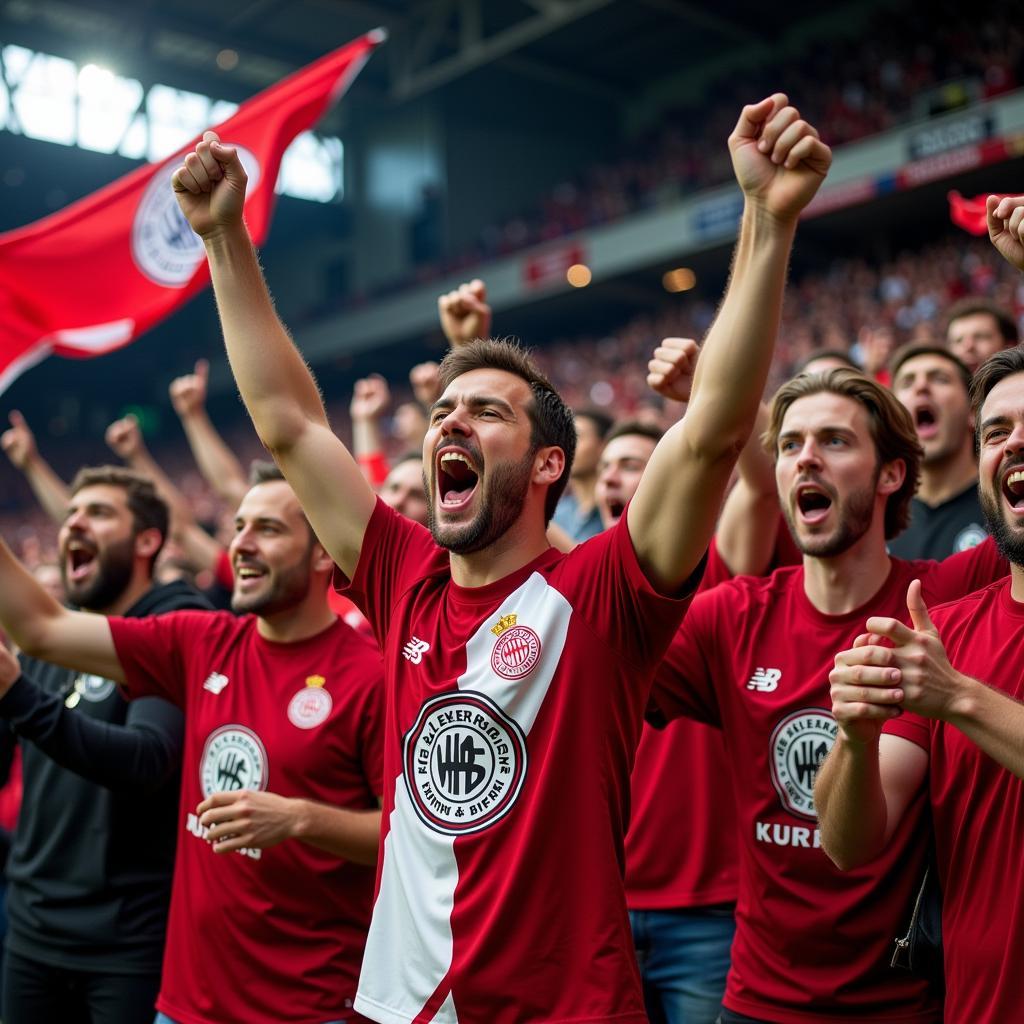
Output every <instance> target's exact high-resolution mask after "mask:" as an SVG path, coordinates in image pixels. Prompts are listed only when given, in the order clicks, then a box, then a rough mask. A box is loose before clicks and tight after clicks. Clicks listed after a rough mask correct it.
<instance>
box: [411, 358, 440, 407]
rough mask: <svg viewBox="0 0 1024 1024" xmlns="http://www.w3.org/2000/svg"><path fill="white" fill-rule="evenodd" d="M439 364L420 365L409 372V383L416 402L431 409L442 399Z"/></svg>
mask: <svg viewBox="0 0 1024 1024" xmlns="http://www.w3.org/2000/svg"><path fill="white" fill-rule="evenodd" d="M439 369H440V367H439V366H438V365H437V363H420V364H419V365H417V366H414V367H413V368H412V369H411V370H410V371H409V383H410V384H411V385H412V393H413V395H415V397H416V401H417V402H419V403H420V405H422V406H423V407H424V408H425V409H429V408H430V407H431V406H432V405H433V404H434V403H435V402H436V401H437V400H438V399H439V398H440V397H441V377H440V374H439V373H438V370H439Z"/></svg>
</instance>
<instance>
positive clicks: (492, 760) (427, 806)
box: [403, 690, 526, 836]
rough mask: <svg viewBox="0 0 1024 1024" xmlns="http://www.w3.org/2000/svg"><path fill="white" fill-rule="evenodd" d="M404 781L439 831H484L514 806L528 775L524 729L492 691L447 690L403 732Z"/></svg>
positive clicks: (425, 819) (417, 805)
mask: <svg viewBox="0 0 1024 1024" xmlns="http://www.w3.org/2000/svg"><path fill="white" fill-rule="evenodd" d="M403 768H404V775H405V783H406V786H407V787H408V790H409V796H410V797H411V798H412V805H413V807H414V808H415V809H416V813H417V814H418V815H419V817H420V820H421V821H422V822H423V823H424V824H425V825H427V826H429V827H430V828H432V829H434V830H435V831H437V832H443V833H445V834H446V835H451V836H459V835H465V834H466V833H469V832H480V831H481V830H483V829H485V828H488V827H490V826H491V825H493V824H494V823H495V822H496V821H498V820H500V819H501V818H503V817H504V816H505V815H506V814H508V812H509V811H510V810H511V809H512V805H513V804H514V803H515V801H516V798H517V797H518V796H519V793H520V790H522V788H523V780H524V779H525V778H526V737H525V736H524V735H523V730H522V729H521V728H520V727H519V724H518V723H517V722H516V721H515V720H513V719H511V718H509V717H508V715H506V714H505V713H504V712H503V711H502V710H501V709H500V708H499V707H498V706H497V705H496V704H495V703H494V702H493V701H492V700H491V699H490V698H488V697H485V696H484V695H483V694H482V693H475V692H473V691H471V690H462V691H456V692H454V693H442V694H441V695H440V696H437V697H433V698H431V699H430V700H428V701H427V702H426V703H425V704H424V705H423V707H422V708H420V713H419V717H418V718H417V719H416V723H415V724H414V725H413V727H412V728H411V729H410V730H409V731H408V732H407V733H406V734H405V746H404V748H403Z"/></svg>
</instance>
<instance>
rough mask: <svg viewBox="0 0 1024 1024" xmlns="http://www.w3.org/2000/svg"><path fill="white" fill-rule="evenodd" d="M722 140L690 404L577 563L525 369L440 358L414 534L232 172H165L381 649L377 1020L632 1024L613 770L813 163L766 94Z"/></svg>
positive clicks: (806, 136)
mask: <svg viewBox="0 0 1024 1024" xmlns="http://www.w3.org/2000/svg"><path fill="white" fill-rule="evenodd" d="M729 148H730V151H731V154H732V158H733V165H734V169H735V172H736V176H737V180H738V182H739V184H740V186H741V188H742V191H743V194H744V213H743V218H742V226H741V231H740V239H739V242H738V247H737V253H736V259H735V263H734V265H733V272H732V278H731V282H730V285H729V288H728V290H727V292H726V296H725V298H724V300H723V303H722V306H721V308H720V310H719V314H718V317H717V319H716V321H715V324H714V325H713V326H712V328H711V330H710V332H709V334H708V337H707V340H706V342H705V345H704V348H703V353H702V356H701V361H700V364H699V366H698V368H697V377H696V380H695V381H694V387H693V397H692V398H691V401H690V406H689V411H688V413H687V415H686V417H685V418H684V419H683V420H681V421H680V422H679V423H678V424H676V425H675V426H673V427H672V428H671V429H670V430H669V431H668V432H667V433H666V435H665V437H664V438H663V439H662V441H661V442H660V443H659V444H658V446H657V448H656V449H655V451H654V453H653V455H652V456H651V459H650V462H649V464H648V467H647V469H646V471H645V473H644V476H643V479H642V480H641V482H640V485H639V487H638V488H637V491H636V494H635V496H634V498H633V500H632V501H631V502H630V504H629V508H628V509H627V510H626V513H625V515H623V516H622V518H621V519H620V522H619V525H618V526H617V527H615V528H613V529H611V530H608V531H606V532H604V533H602V534H601V535H600V536H598V537H595V538H593V539H591V540H589V541H587V542H585V543H584V544H582V545H580V546H579V547H578V548H576V549H575V550H574V551H573V552H571V553H570V554H568V555H563V554H561V553H559V552H557V551H554V550H553V549H551V548H550V547H549V545H548V542H547V538H546V535H545V528H546V525H547V523H548V521H549V520H550V518H551V515H552V514H553V512H554V509H555V506H556V504H557V501H558V498H559V496H560V494H561V493H562V491H563V490H564V487H565V483H566V479H567V477H568V474H569V471H570V467H571V465H572V459H573V450H574V444H575V430H574V425H573V418H572V413H571V411H570V410H569V409H568V408H567V406H566V405H565V403H564V402H563V400H562V399H561V397H560V396H559V395H558V394H557V392H555V391H554V389H553V388H552V387H551V385H550V384H549V382H548V381H547V380H546V379H545V378H544V377H543V376H542V375H541V374H540V373H539V372H538V371H537V370H536V368H535V367H534V366H533V364H532V363H531V361H530V360H529V359H528V358H527V357H526V355H525V354H524V353H523V351H522V350H521V349H519V348H518V347H517V346H515V345H511V344H508V343H504V342H494V341H487V340H484V341H478V342H475V343H473V344H470V345H468V346H466V347H464V348H460V349H459V350H457V351H454V352H451V353H449V355H448V356H447V357H446V359H445V362H444V363H443V365H442V368H441V385H442V392H441V397H440V398H439V399H438V401H437V402H436V403H435V404H434V406H433V408H432V410H431V413H430V422H429V428H428V431H427V434H426V437H425V439H424V449H423V451H424V470H425V477H426V491H427V497H428V502H429V511H430V517H429V526H430V529H429V530H424V529H423V528H422V527H420V526H418V525H416V524H414V523H410V522H409V521H408V520H405V519H403V518H402V517H400V516H398V515H397V514H396V513H394V512H393V511H392V510H390V509H388V508H387V507H386V506H385V505H384V504H383V503H382V502H380V501H378V500H377V499H376V497H375V496H374V494H373V493H372V491H370V489H369V488H368V486H367V485H366V483H365V481H364V480H363V478H362V475H361V473H360V472H359V467H358V465H357V463H356V462H355V460H354V459H353V458H352V456H351V454H350V453H349V452H348V450H347V449H346V448H345V447H344V445H343V444H342V442H341V441H340V440H339V439H338V438H337V437H336V436H335V435H334V434H333V433H332V432H331V430H330V427H329V425H328V422H327V419H326V416H325V414H324V410H323V405H322V402H321V399H320V396H319V394H318V391H317V388H316V384H315V382H314V381H313V378H312V377H311V375H310V374H309V371H308V369H307V368H306V366H305V364H304V363H303V361H302V359H301V356H300V355H299V353H298V352H297V350H296V349H295V347H294V346H293V345H292V343H291V341H290V339H289V338H288V335H287V333H286V332H285V331H284V329H283V327H282V325H281V323H280V321H279V320H278V319H277V316H276V314H275V313H274V309H273V306H272V304H271V302H270V299H269V296H268V294H267V291H266V287H265V285H264V283H263V281H262V280H261V276H260V272H259V267H258V265H257V262H256V259H255V256H254V253H253V251H252V245H251V242H250V240H249V238H248V235H247V234H246V230H245V227H244V224H243V223H242V217H241V211H242V199H243V196H244V192H245V174H244V171H243V169H242V166H241V164H240V162H239V160H238V156H237V154H236V152H235V151H234V150H233V149H231V148H229V147H226V146H224V145H222V144H221V143H220V142H219V140H217V138H216V136H215V135H212V134H209V133H208V134H207V136H206V138H205V139H204V141H203V142H202V143H200V144H199V145H198V146H197V147H196V151H195V152H194V153H192V154H189V156H188V157H186V160H185V164H184V166H183V167H181V168H179V169H178V170H177V171H176V172H175V175H174V186H175V189H176V190H177V194H178V199H179V202H180V204H181V208H182V210H183V212H184V214H185V216H186V217H187V218H188V219H189V222H190V223H191V225H192V227H193V229H194V230H195V231H196V232H197V233H198V234H199V235H200V236H201V237H202V238H203V241H204V243H205V246H206V251H207V254H208V257H209V263H210V269H211V278H212V281H213V285H214V290H215V293H216V296H217V301H218V305H219V308H220V313H221V321H222V326H223V330H224V337H225V342H226V345H227V348H228V352H229V357H230V359H231V364H232V368H233V371H234V373H235V377H236V380H237V382H238V384H239V387H240V390H241V393H242V396H243V398H244V400H245V402H246V404H247V406H248V408H249V411H250V414H251V415H252V418H253V422H254V424H255V426H256V429H257V432H258V433H259V434H260V436H261V439H262V440H263V442H264V444H265V445H266V446H267V447H268V449H269V450H270V451H271V452H272V454H273V455H274V458H275V460H276V461H277V462H278V463H279V465H280V466H281V468H282V469H283V471H284V473H285V475H286V477H288V479H289V481H290V482H291V483H292V485H293V486H294V488H295V491H296V494H298V495H299V498H300V500H301V501H302V505H303V508H304V510H305V512H306V514H307V515H308V516H309V519H310V522H311V523H312V525H313V527H314V529H315V530H316V533H317V536H318V537H320V538H321V540H322V541H323V542H324V544H325V545H326V547H327V550H328V551H329V552H330V553H331V555H332V556H333V558H334V560H335V562H336V563H337V565H338V566H339V572H340V574H341V579H340V580H339V583H342V584H348V585H350V590H351V593H352V595H353V597H354V598H355V599H356V600H357V603H360V604H361V605H362V607H363V610H364V611H365V612H366V614H367V617H368V619H369V620H370V622H371V624H372V625H373V627H374V630H375V632H376V635H377V637H378V639H379V641H380V642H381V645H382V647H383V649H384V655H385V673H386V681H387V682H386V685H387V699H388V711H387V719H386V720H387V731H386V735H385V739H384V743H385V752H384V764H385V772H384V778H385V793H384V816H383V828H382V836H383V839H382V853H381V861H380V866H379V873H378V887H377V896H376V901H375V905H374V912H373V920H372V923H371V926H370V934H369V938H368V941H367V948H366V955H365V958H364V961H363V969H362V974H361V977H360V984H359V995H358V997H357V999H356V1009H357V1010H359V1011H360V1012H361V1013H363V1014H365V1015H366V1016H368V1017H370V1018H372V1019H374V1020H377V1021H381V1022H386V1024H399V1022H411V1021H413V1020H417V1021H421V1020H436V1021H446V1022H454V1021H456V1020H462V1021H487V1022H489V1024H513V1022H515V1024H527V1022H529V1024H543V1022H555V1021H565V1020H570V1019H572V1020H580V1021H583V1020H586V1021H588V1022H589V1024H599V1022H611V1021H615V1022H616V1024H642V1022H646V1020H647V1017H646V1014H645V1012H644V1006H643V1000H642V995H641V989H640V982H639V976H638V973H637V966H636V960H635V955H634V950H633V944H632V939H631V935H630V931H629V921H628V917H627V913H626V904H625V898H624V891H623V883H622V841H623V832H624V830H625V821H626V818H627V815H628V790H629V769H630V767H631V764H632V760H633V754H634V751H635V748H636V744H637V741H638V739H639V734H640V726H641V721H642V714H643V708H644V703H645V699H646V691H647V688H648V686H649V681H650V678H651V676H652V674H653V671H654V668H655V666H656V664H657V662H658V661H659V659H660V658H661V656H662V654H663V652H664V650H665V647H666V646H667V644H668V642H669V640H670V639H671V636H672V634H673V632H674V631H675V629H676V627H677V625H678V623H679V620H680V618H681V617H682V615H683V613H684V611H685V609H686V607H687V604H688V600H689V597H690V595H691V593H692V591H693V588H694V586H695V584H696V582H697V580H698V579H699V572H700V566H701V563H702V559H703V555H704V551H705V549H706V547H707V544H708V541H709V539H710V537H711V533H712V531H713V529H714V524H715V519H716V517H717V514H718V509H719V505H720V503H721V499H722V496H723V493H724V491H725V488H726V485H727V482H728V479H729V475H730V472H731V470H732V466H733V464H734V462H735V458H736V453H737V452H738V451H739V450H740V448H741V447H742V446H743V443H744V441H745V440H746V437H747V435H748V434H749V432H750V430H751V427H752V425H753V423H754V418H755V415H756V412H757V405H758V401H759V399H760V395H761V391H762V389H763V387H764V384H765V380H766V378H767V373H768V369H769V365H770V363H771V358H772V351H773V347H774V344H775V337H776V334H777V330H778V323H779V316H780V310H781V302H782V293H783V288H784V283H785V270H786V264H787V261H788V257H789V252H790V248H791V245H792V239H793V236H794V234H795V230H796V224H797V220H798V218H799V215H800V212H801V211H802V210H803V208H804V207H805V206H806V205H807V203H808V202H809V201H810V200H811V198H812V197H813V196H814V194H815V193H816V192H817V190H818V187H819V185H820V184H821V181H822V180H823V178H824V175H825V173H826V171H827V169H828V166H829V163H830V160H831V154H830V152H829V150H828V148H827V147H826V146H825V145H824V144H823V143H822V142H821V141H820V140H819V138H818V134H817V132H816V131H815V130H814V129H813V128H812V127H811V126H810V125H808V124H807V123H806V122H804V121H803V120H802V119H801V118H800V115H799V112H798V111H797V110H796V109H795V108H794V107H792V106H791V105H790V104H789V101H788V99H787V97H786V96H785V95H783V94H781V93H777V94H775V95H773V96H771V97H768V98H767V99H765V100H762V101H761V102H760V103H756V104H752V105H750V106H747V107H745V108H744V109H743V111H742V113H741V115H740V117H739V120H738V122H737V125H736V129H735V131H734V132H733V133H732V135H731V136H730V139H729ZM736 366H743V367H744V373H743V374H742V375H741V376H740V377H739V378H737V375H736V372H735V368H736ZM680 372H682V370H681V368H679V367H676V366H668V365H666V366H664V367H662V366H659V364H658V360H657V359H655V361H654V363H653V364H652V366H651V378H653V379H654V380H658V379H661V378H663V377H665V376H666V375H669V374H676V373H680Z"/></svg>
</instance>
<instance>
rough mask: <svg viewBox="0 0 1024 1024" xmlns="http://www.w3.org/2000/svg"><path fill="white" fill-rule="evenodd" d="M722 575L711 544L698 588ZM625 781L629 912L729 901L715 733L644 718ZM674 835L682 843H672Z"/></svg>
mask: <svg viewBox="0 0 1024 1024" xmlns="http://www.w3.org/2000/svg"><path fill="white" fill-rule="evenodd" d="M729 578H730V574H729V569H728V566H726V564H725V563H724V562H723V561H722V559H721V558H720V557H719V555H718V550H717V547H716V546H715V543H714V541H712V543H711V547H710V549H709V550H708V561H707V565H706V567H705V569H704V575H703V577H702V578H701V581H700V585H699V586H698V588H697V593H703V591H705V590H709V589H710V588H711V587H713V586H716V585H717V584H719V583H722V582H724V581H725V580H727V579H729ZM630 782H631V789H632V809H633V813H632V817H631V819H630V823H629V831H628V832H627V833H626V903H627V905H628V906H629V909H630V910H675V909H681V908H684V907H708V906H712V905H714V904H716V903H735V902H736V889H737V884H738V865H737V853H736V804H735V801H734V799H733V795H732V784H731V783H730V781H729V763H728V761H727V759H726V754H725V743H724V741H723V739H722V733H721V730H719V729H715V728H712V727H711V726H709V725H704V724H703V723H702V722H695V721H693V719H690V718H678V719H676V720H675V721H674V722H671V723H670V724H669V725H668V726H667V727H666V728H664V729H656V728H654V726H652V725H650V724H647V723H645V724H644V729H643V734H642V735H641V737H640V746H639V747H637V751H636V764H635V765H634V766H633V775H632V778H631V780H630ZM680 835H685V836H686V842H684V843H680V842H679V841H678V839H679V836H680Z"/></svg>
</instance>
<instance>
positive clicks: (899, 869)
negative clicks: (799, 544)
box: [652, 542, 1006, 1024]
mask: <svg viewBox="0 0 1024 1024" xmlns="http://www.w3.org/2000/svg"><path fill="white" fill-rule="evenodd" d="M1005 571H1006V563H1005V562H1004V561H1002V560H1001V559H1000V558H999V557H998V554H997V553H996V551H995V547H994V545H993V544H992V543H991V542H987V543H985V544H982V545H980V546H979V547H977V548H974V549H972V550H970V551H966V552H964V553H963V554H960V555H956V556H954V557H953V558H950V559H947V560H946V561H945V562H941V563H940V562H901V561H899V560H897V559H893V560H892V568H891V570H890V573H889V577H888V578H887V580H886V582H885V583H884V584H883V586H882V588H881V589H880V590H879V592H878V593H877V594H875V596H874V597H872V598H871V599H870V600H869V601H867V602H865V603H864V605H863V607H861V608H858V609H856V610H854V611H852V612H849V613H847V614H845V615H825V614H823V613H822V612H820V611H818V610H817V609H816V608H815V607H814V606H813V605H812V604H811V602H810V601H809V600H808V598H807V595H806V594H805V592H804V574H803V567H802V566H797V567H794V568H786V569H779V570H777V571H776V572H774V573H773V574H772V575H771V576H768V577H766V578H758V579H755V578H752V577H739V578H737V579H735V580H732V581H730V582H727V583H724V584H722V585H721V586H719V587H716V588H714V589H713V590H710V591H708V592H707V593H704V594H701V595H699V596H698V597H697V598H696V599H695V600H694V602H693V605H692V607H691V608H690V611H689V613H688V614H687V616H686V619H685V621H684V622H683V625H682V628H681V629H680V631H679V633H678V635H677V637H676V639H675V640H674V641H673V644H672V647H671V648H670V650H669V653H668V656H667V657H666V659H665V662H664V663H663V666H662V669H661V670H660V671H659V673H658V675H657V677H656V679H655V683H654V690H653V693H652V703H653V710H654V712H655V714H658V713H660V714H662V715H664V716H665V717H667V718H674V717H676V716H678V715H688V716H691V717H696V718H698V719H699V720H701V721H705V722H708V723H710V724H715V725H720V726H721V727H722V730H723V732H724V736H725V743H726V751H727V755H728V759H729V764H730V766H731V769H732V783H733V789H734V792H735V799H736V804H737V808H738V815H739V822H740V892H739V900H738V902H737V907H736V924H737V927H736V937H735V940H734V941H733V947H732V967H731V969H730V972H729V979H728V983H727V986H726V994H725V999H724V1005H725V1006H727V1007H728V1008H729V1009H731V1010H734V1011H735V1012H737V1013H741V1014H745V1015H747V1016H750V1017H756V1018H758V1019H762V1020H768V1021H777V1022H783V1024H797V1022H800V1021H811V1020H813V1021H815V1022H816V1024H826V1022H827V1024H839V1022H846V1024H848V1022H849V1021H850V1020H851V1019H855V1020H858V1021H868V1020H870V1021H875V1022H881V1021H886V1022H895V1021H901V1022H907V1021H935V1020H938V1019H939V1017H940V1016H941V1013H940V1010H939V1008H938V1007H937V1006H936V1005H935V1003H934V1002H933V1001H932V1000H931V999H930V997H929V995H928V993H927V990H926V985H925V983H924V982H923V981H920V980H918V979H916V978H914V977H912V976H909V975H906V974H901V973H900V972H897V971H893V970H892V969H891V968H890V967H889V957H890V954H891V946H892V940H893V938H894V936H895V935H896V934H897V932H898V931H899V929H900V927H901V926H902V925H904V924H905V922H906V915H907V913H908V910H909V907H910V905H911V902H912V899H913V895H914V889H915V887H916V885H917V883H918V882H919V880H920V870H921V866H922V864H923V857H924V847H925V842H926V834H925V832H924V830H922V829H920V828H918V827H917V826H918V816H919V813H920V810H921V807H922V805H923V799H921V800H919V801H918V802H917V803H916V804H915V805H914V806H913V807H912V808H911V809H910V812H909V813H908V814H907V815H906V817H905V818H904V820H903V822H902V824H901V826H900V828H899V829H898V830H897V832H896V834H895V835H894V837H893V842H892V843H891V844H890V845H889V848H888V849H887V850H886V852H885V854H884V856H883V857H881V858H879V860H878V861H876V862H875V863H874V864H872V865H870V866H869V867H865V868H861V869H859V870H856V871H849V872H845V873H843V872H840V871H839V870H838V868H836V867H834V866H833V864H832V862H831V861H830V860H829V859H828V858H827V857H826V856H825V854H824V852H823V851H822V850H821V849H820V837H819V833H818V829H817V827H816V823H817V818H816V815H815V810H814V799H813V794H814V781H815V778H816V776H817V771H818V767H819V766H820V764H821V762H822V761H823V760H824V759H825V756H826V755H827V754H828V751H829V750H830V749H831V747H832V743H833V741H834V740H835V736H836V730H837V726H836V722H835V719H834V718H833V717H832V714H831V711H830V710H829V709H830V707H831V702H830V698H829V682H828V674H829V671H830V670H831V669H832V667H833V664H834V659H835V655H836V653H837V652H839V651H843V650H846V649H848V648H849V647H850V646H851V645H852V644H853V640H854V638H855V637H856V636H857V635H858V634H859V633H862V632H863V631H864V623H865V621H866V619H867V618H868V617H869V616H871V615H890V616H893V617H896V618H902V619H906V618H907V608H906V594H907V587H908V586H909V585H910V581H911V580H913V579H915V578H920V579H921V580H922V583H923V584H924V591H925V594H926V597H927V599H929V600H931V601H937V600H939V601H941V600H945V599H948V598H949V597H952V596H953V595H955V594H960V593H967V592H969V591H970V590H972V589H974V588H976V587H977V586H979V585H980V584H982V583H984V582H986V581H990V580H992V579H994V578H996V577H997V576H998V575H1000V574H1002V573H1004V572H1005Z"/></svg>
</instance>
